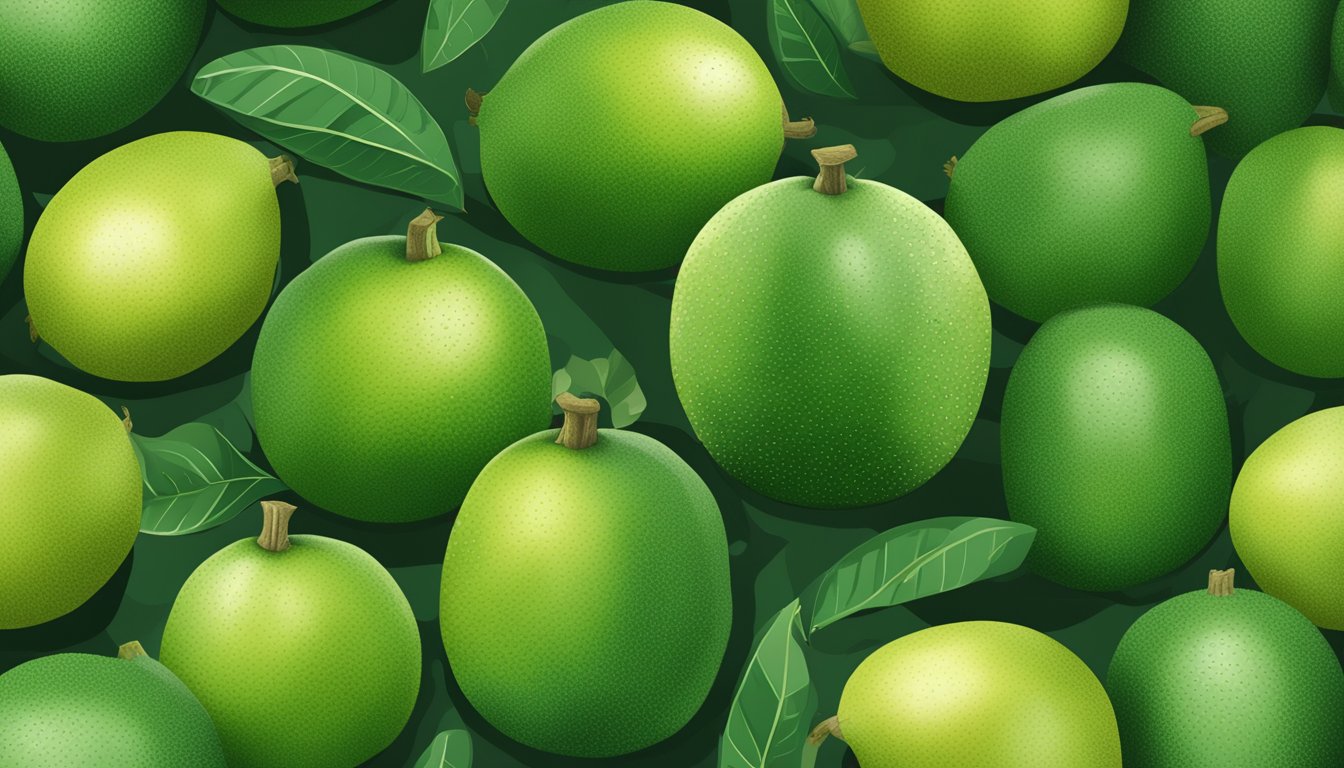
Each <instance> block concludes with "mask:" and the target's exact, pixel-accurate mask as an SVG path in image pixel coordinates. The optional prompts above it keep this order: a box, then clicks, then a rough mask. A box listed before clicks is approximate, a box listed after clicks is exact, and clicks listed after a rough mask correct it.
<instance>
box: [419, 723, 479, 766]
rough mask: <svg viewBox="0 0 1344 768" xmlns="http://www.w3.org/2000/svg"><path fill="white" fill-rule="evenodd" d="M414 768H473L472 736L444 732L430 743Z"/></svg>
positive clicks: (461, 732)
mask: <svg viewBox="0 0 1344 768" xmlns="http://www.w3.org/2000/svg"><path fill="white" fill-rule="evenodd" d="M414 768H471V734H470V733H467V732H466V731H443V732H442V733H440V734H439V735H438V736H435V737H434V740H433V741H431V742H430V743H429V748H428V749H426V750H425V751H424V753H423V754H422V755H420V759H419V760H416V761H415V766H414Z"/></svg>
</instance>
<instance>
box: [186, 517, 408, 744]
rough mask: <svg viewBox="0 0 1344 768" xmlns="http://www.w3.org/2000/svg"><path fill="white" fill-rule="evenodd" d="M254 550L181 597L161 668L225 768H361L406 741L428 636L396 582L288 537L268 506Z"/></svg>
mask: <svg viewBox="0 0 1344 768" xmlns="http://www.w3.org/2000/svg"><path fill="white" fill-rule="evenodd" d="M262 509H263V515H264V518H265V520H264V527H263V530H262V535H261V537H260V538H257V539H244V540H242V541H238V542H235V543H233V544H230V545H229V546H227V547H225V548H224V549H221V550H220V551H218V552H216V553H215V554H213V555H211V556H210V558H209V559H207V560H206V561H205V562H204V563H201V565H200V566H199V567H197V568H196V570H195V571H193V572H192V574H191V576H190V577H188V578H187V582H186V583H185V584H183V585H182V590H181V591H180V592H178V595H177V599H176V600H174V601H173V607H172V610H171V611H170V612H169V613H168V623H167V625H166V626H165V627H164V629H163V650H162V652H161V654H160V658H161V659H162V661H163V663H164V665H165V666H166V667H168V668H169V669H170V670H172V671H173V673H174V674H176V675H177V676H178V677H179V678H181V679H182V682H184V683H186V685H187V687H188V688H190V689H191V690H192V692H193V693H195V694H196V696H197V698H199V699H200V701H201V704H203V705H205V709H206V711H208V712H209V713H210V717H212V718H213V719H214V721H215V726H216V728H218V729H219V737H220V740H221V741H222V742H223V744H224V754H225V755H226V756H227V757H228V760H229V765H247V766H258V768H260V767H261V766H274V767H275V768H352V767H353V766H355V765H359V764H360V763H363V762H364V761H365V760H367V759H369V758H370V757H372V756H373V755H375V754H377V753H379V752H381V751H382V750H383V749H384V748H385V747H387V745H388V744H390V743H392V740H393V739H395V738H396V737H397V734H399V733H401V729H402V728H403V727H404V726H405V725H406V721H407V720H408V719H409V718H410V715H411V708H412V707H413V706H414V705H415V699H416V695H417V694H418V693H419V690H420V633H419V630H418V628H417V626H416V623H415V616H414V615H412V614H411V606H410V604H409V603H407V602H406V596H405V595H403V594H402V592H401V589H400V588H399V587H398V586H397V583H396V582H395V581H393V580H392V575H391V574H389V573H388V572H387V570H386V569H384V568H383V566H381V565H379V564H378V561H377V560H374V559H373V558H372V557H370V556H369V554H368V553H366V552H365V551H364V550H362V549H360V548H358V547H356V546H354V545H351V544H347V543H345V542H343V541H338V540H336V539H329V538H327V537H325V536H310V535H296V536H290V535H289V534H288V524H289V514H290V513H291V512H292V511H293V509H294V508H293V507H292V506H290V505H288V504H284V503H281V502H271V501H266V502H262Z"/></svg>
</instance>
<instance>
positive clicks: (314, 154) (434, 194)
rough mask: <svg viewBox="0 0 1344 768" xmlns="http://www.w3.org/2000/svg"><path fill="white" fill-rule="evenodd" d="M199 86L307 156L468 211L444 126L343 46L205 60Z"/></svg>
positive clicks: (265, 50) (273, 49) (195, 83)
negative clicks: (339, 49) (342, 50)
mask: <svg viewBox="0 0 1344 768" xmlns="http://www.w3.org/2000/svg"><path fill="white" fill-rule="evenodd" d="M191 90H192V92H193V93H195V94H196V95H198V96H200V97H201V98H203V99H205V100H206V101H208V102H210V103H211V104H214V105H215V106H217V107H220V108H221V109H223V110H224V111H225V112H227V113H228V114H229V116H230V117H232V118H233V119H234V120H237V121H238V122H239V123H241V124H243V125H245V126H247V127H248V128H250V129H252V130H254V131H256V132H257V133H259V134H261V135H262V136H264V137H266V138H267V139H269V140H270V141H273V142H275V143H276V144H279V145H280V146H282V147H284V148H286V149H288V150H291V151H293V152H295V153H297V154H298V155H299V156H301V157H303V158H304V159H305V160H308V161H310V162H313V163H316V164H318V165H321V166H325V167H327V168H330V169H332V170H334V171H336V172H337V173H340V174H342V175H344V176H346V177H348V178H351V179H354V180H355V181H361V182H364V183H366V184H374V185H377V186H381V187H389V188H391V189H395V190H398V191H401V192H406V193H408V194H412V195H416V196H418V197H421V198H424V199H426V200H431V201H434V202H438V203H442V204H444V205H449V206H452V207H453V208H456V209H459V210H460V209H461V208H462V185H461V183H460V182H459V180H458V172H457V166H456V164H455V163H454V162H453V152H452V150H451V149H450V148H449V147H448V139H447V138H446V137H445V136H444V134H443V129H442V128H440V127H439V124H438V123H436V122H434V118H433V117H431V116H430V114H429V112H427V111H426V110H425V108H424V106H423V105H421V104H420V102H419V101H418V100H417V99H416V98H415V96H414V95H413V94H412V93H411V92H410V91H409V90H407V89H406V86H404V85H402V84H401V83H400V82H398V81H397V79H396V78H394V77H392V76H391V75H389V74H387V73H386V72H384V71H383V70H381V69H379V68H377V67H375V66H373V65H371V64H366V63H364V62H362V61H357V60H355V59H352V58H350V57H349V56H346V55H344V54H341V53H337V52H335V51H326V50H323V49H321V48H309V47H307V46H302V45H272V46H266V47H262V48H251V49H248V50H245V51H239V52H238V53H233V54H229V55H228V56H224V57H222V58H218V59H215V60H214V61H212V62H210V63H209V64H206V65H205V66H204V67H201V70H200V71H199V72H197V73H196V78H195V79H194V80H192V83H191Z"/></svg>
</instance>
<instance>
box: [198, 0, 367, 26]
mask: <svg viewBox="0 0 1344 768" xmlns="http://www.w3.org/2000/svg"><path fill="white" fill-rule="evenodd" d="M381 1H382V0H219V7H220V8H223V9H224V10H226V11H228V12H229V13H231V14H233V15H234V16H237V17H238V18H240V19H242V20H243V21H250V22H252V23H253V24H262V25H265V26H268V27H311V26H314V25H316V24H326V23H327V22H329V21H336V20H338V19H344V18H345V17H347V16H353V15H355V14H356V13H359V12H360V11H362V10H364V9H365V8H370V7H372V6H375V5H377V4H378V3H379V2H381Z"/></svg>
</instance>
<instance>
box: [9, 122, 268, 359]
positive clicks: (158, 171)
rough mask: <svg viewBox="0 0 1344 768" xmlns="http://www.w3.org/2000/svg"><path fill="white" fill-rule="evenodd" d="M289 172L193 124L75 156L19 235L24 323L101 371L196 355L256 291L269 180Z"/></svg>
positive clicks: (233, 334)
mask: <svg viewBox="0 0 1344 768" xmlns="http://www.w3.org/2000/svg"><path fill="white" fill-rule="evenodd" d="M291 173H292V165H290V164H289V162H288V158H279V159H277V160H275V161H268V160H267V159H266V157H265V156H264V155H262V154H261V153H260V152H258V151H257V150H255V149H253V148H252V147H250V146H248V145H246V144H244V143H243V142H241V141H238V140H236V139H231V138H228V137H226V136H219V135H216V134H213V133H197V132H193V131H177V132H173V133H161V134H158V135H155V136H149V137H147V138H143V139H140V140H138V141H133V142H131V143H130V144H126V145H125V146H121V147H118V148H116V149H114V150H112V151H111V152H108V153H107V154H105V155H103V156H102V157H99V158H98V159H97V160H94V161H93V162H92V163H89V164H88V165H87V166H85V167H84V169H83V170H81V171H80V172H79V173H77V174H75V176H74V178H72V179H70V181H69V182H67V183H66V185H65V186H64V187H62V188H61V190H60V191H59V192H57V193H56V196H55V197H53V198H52V199H51V202H50V203H48V204H47V207H46V208H45V209H44V210H43V211H42V217H41V218H39V219H38V221H37V226H36V227H34V229H33V236H32V238H31V240H30V241H29V243H28V256H27V259H26V261H25V262H24V271H23V292H24V297H25V298H26V299H27V300H28V311H29V312H30V313H31V315H32V322H33V326H34V328H36V330H37V332H38V333H40V334H41V335H42V339H43V340H44V341H46V342H47V343H48V344H50V345H51V346H52V347H53V348H55V349H56V351H57V352H60V353H61V354H62V355H64V356H65V358H66V359H67V360H69V361H70V362H71V363H73V364H74V365H75V366H76V367H78V368H80V369H82V370H84V371H87V372H89V373H92V374H94V375H95V376H102V377H103V378H107V379H117V380H119V381H163V380H166V379H172V378H176V377H178V376H181V375H183V374H185V373H189V372H191V371H194V370H196V369H197V368H199V367H201V366H202V365H205V364H206V363H208V362H210V361H211V360H213V359H214V358H215V357H217V356H218V355H219V354H220V353H221V352H223V351H224V350H225V349H227V348H228V347H229V346H230V345H231V344H233V342H235V341H237V340H238V337H240V336H242V335H243V333H244V332H245V331H246V330H247V329H248V328H249V327H250V326H251V325H252V323H253V322H255V321H256V319H257V318H258V317H259V316H260V315H261V310H262V309H263V308H265V306H266V300H267V299H268V298H270V295H271V286H272V284H273V283H274V282H275V268H276V264H277V262H278V260H279V258H280V206H279V204H278V203H277V202H276V198H275V189H274V186H275V183H278V182H279V180H281V179H283V178H293V177H292V175H290V174H291ZM273 174H274V179H275V181H274V182H273Z"/></svg>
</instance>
